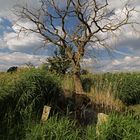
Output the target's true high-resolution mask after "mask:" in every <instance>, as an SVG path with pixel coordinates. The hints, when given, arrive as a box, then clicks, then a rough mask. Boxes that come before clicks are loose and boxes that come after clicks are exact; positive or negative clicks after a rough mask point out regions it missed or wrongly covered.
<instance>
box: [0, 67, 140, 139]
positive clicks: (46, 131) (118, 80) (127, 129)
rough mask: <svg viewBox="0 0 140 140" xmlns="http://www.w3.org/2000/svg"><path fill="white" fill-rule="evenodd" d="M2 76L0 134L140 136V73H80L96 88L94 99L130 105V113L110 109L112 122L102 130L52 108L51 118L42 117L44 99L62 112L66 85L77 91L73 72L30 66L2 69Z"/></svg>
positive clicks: (89, 86)
mask: <svg viewBox="0 0 140 140" xmlns="http://www.w3.org/2000/svg"><path fill="white" fill-rule="evenodd" d="M0 79H1V80H0V111H1V113H0V126H1V128H0V140H131V139H134V140H139V139H140V119H139V116H140V114H139V101H140V86H139V85H140V73H115V74H111V73H107V74H96V75H93V74H89V75H83V76H82V82H83V86H84V90H85V91H86V92H87V94H89V93H90V94H91V93H92V94H93V95H92V98H93V101H94V102H95V103H96V104H99V103H102V106H105V105H106V106H107V107H111V108H113V109H114V108H119V109H120V108H121V107H123V103H124V104H126V105H131V106H129V107H128V110H130V112H131V114H130V113H122V114H121V113H119V114H115V113H111V114H110V116H109V120H108V122H107V123H106V124H103V125H101V126H100V127H99V131H100V135H97V133H96V126H95V124H91V125H89V126H81V125H80V124H78V122H76V120H71V119H70V118H69V116H65V115H64V114H63V115H62V114H61V115H60V114H59V115H52V113H51V116H50V118H49V119H48V121H47V122H45V123H40V117H41V112H42V109H43V106H44V104H47V105H50V106H53V108H52V110H53V111H54V112H55V111H57V112H58V111H60V110H59V108H58V104H59V103H60V101H59V99H61V96H62V95H63V94H62V93H63V91H65V90H66V91H69V92H70V93H71V92H72V91H73V81H72V79H71V77H70V76H66V77H65V78H64V77H58V76H56V75H54V74H50V73H47V72H46V71H44V70H39V69H30V70H25V71H24V70H22V71H18V72H15V73H12V74H10V73H1V74H0ZM130 85H131V86H130ZM108 95H109V96H108ZM118 98H119V99H118ZM62 99H63V96H62ZM120 100H121V101H120ZM122 102H123V103H122ZM133 104H134V105H133ZM136 104H137V105H136ZM104 110H105V108H103V110H102V111H104ZM133 112H134V113H133Z"/></svg>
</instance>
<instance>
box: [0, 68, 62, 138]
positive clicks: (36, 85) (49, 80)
mask: <svg viewBox="0 0 140 140" xmlns="http://www.w3.org/2000/svg"><path fill="white" fill-rule="evenodd" d="M19 77H20V78H19V79H18V80H17V79H16V80H15V81H14V82H13V84H10V86H5V88H3V89H2V90H1V92H2V93H1V96H0V97H1V98H0V110H1V114H0V125H1V126H2V129H1V130H0V135H3V134H4V135H3V136H1V138H3V137H5V136H6V135H7V137H6V138H7V139H8V138H10V140H11V139H15V137H16V139H21V137H24V129H25V128H26V124H27V123H28V122H29V121H37V120H38V119H40V117H41V116H40V115H41V112H42V108H43V105H44V104H52V105H53V106H54V108H55V107H56V106H57V99H58V97H60V94H62V93H61V88H60V81H59V79H58V78H57V77H55V76H53V77H52V75H49V74H46V73H45V72H44V71H39V70H34V69H32V70H29V71H27V72H25V73H21V74H19ZM6 83H7V82H6ZM2 94H3V95H2ZM55 105H56V106H55Z"/></svg>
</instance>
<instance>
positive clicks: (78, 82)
mask: <svg viewBox="0 0 140 140" xmlns="http://www.w3.org/2000/svg"><path fill="white" fill-rule="evenodd" d="M73 80H74V90H75V93H76V94H83V93H84V90H83V86H82V82H81V78H80V74H79V73H74V74H73Z"/></svg>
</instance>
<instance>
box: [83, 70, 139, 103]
mask: <svg viewBox="0 0 140 140" xmlns="http://www.w3.org/2000/svg"><path fill="white" fill-rule="evenodd" d="M82 82H83V87H84V89H85V91H87V92H90V90H91V89H95V90H96V92H100V91H107V90H108V89H109V91H110V92H112V94H114V96H115V97H116V98H119V99H120V100H122V101H123V103H125V104H126V105H131V104H132V105H133V104H139V103H140V73H137V72H133V73H104V74H94V75H93V74H88V75H84V76H82Z"/></svg>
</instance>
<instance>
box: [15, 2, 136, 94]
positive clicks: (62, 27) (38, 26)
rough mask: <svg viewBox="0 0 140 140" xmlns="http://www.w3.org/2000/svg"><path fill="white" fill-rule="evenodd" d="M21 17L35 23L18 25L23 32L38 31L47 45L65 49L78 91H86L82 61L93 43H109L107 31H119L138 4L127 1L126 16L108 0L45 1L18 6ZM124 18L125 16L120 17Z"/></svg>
mask: <svg viewBox="0 0 140 140" xmlns="http://www.w3.org/2000/svg"><path fill="white" fill-rule="evenodd" d="M16 10H17V12H16V15H17V16H18V17H19V20H20V19H21V20H24V21H27V22H31V23H33V25H34V26H33V28H30V27H29V28H28V27H25V26H22V25H20V24H18V23H19V22H17V24H16V26H19V27H20V30H19V32H27V31H29V32H33V33H37V34H39V35H40V36H42V38H43V39H44V44H45V46H46V45H47V44H48V43H51V44H52V45H53V46H57V47H59V48H63V49H65V52H66V57H67V59H68V60H69V61H70V62H71V68H72V73H73V79H74V85H75V92H76V93H77V94H78V93H80V94H81V93H83V87H82V84H81V79H80V62H81V59H82V58H83V57H84V55H85V51H86V50H87V47H88V45H89V44H91V43H92V44H93V45H98V46H103V47H105V48H106V49H107V48H108V46H107V41H106V40H107V36H106V35H107V34H112V33H113V34H115V32H116V31H117V30H120V29H121V27H123V26H125V25H130V24H135V22H133V21H131V16H132V14H133V11H135V9H134V7H129V4H128V3H126V4H125V5H124V7H123V9H122V13H121V14H122V16H121V15H120V14H119V15H116V13H115V12H114V10H112V9H109V3H108V0H102V1H99V0H41V2H40V7H39V8H38V9H35V8H31V7H29V6H28V4H27V5H26V6H21V5H20V6H17V7H16ZM119 17H121V18H119Z"/></svg>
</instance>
